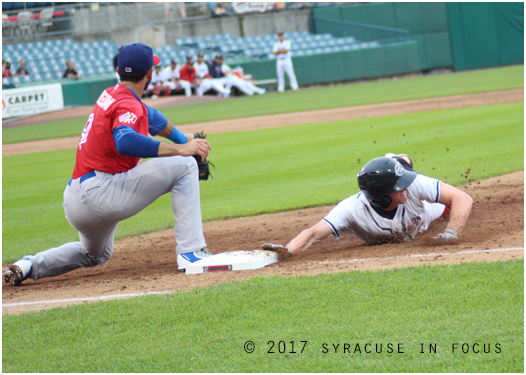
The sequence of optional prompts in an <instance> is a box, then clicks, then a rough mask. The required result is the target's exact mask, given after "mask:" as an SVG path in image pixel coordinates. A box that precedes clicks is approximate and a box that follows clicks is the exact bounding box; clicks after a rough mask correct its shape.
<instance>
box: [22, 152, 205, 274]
mask: <svg viewBox="0 0 526 375" xmlns="http://www.w3.org/2000/svg"><path fill="white" fill-rule="evenodd" d="M168 192H171V194H172V209H173V213H174V217H175V241H176V243H177V247H176V253H177V254H182V253H187V252H191V251H198V250H201V249H202V248H204V247H206V243H205V239H204V236H203V226H202V220H201V203H200V193H199V178H198V168H197V163H196V161H195V159H194V158H192V157H182V156H172V157H166V158H155V159H152V160H150V161H147V162H145V163H142V164H140V165H138V166H137V167H135V168H133V169H131V170H129V171H127V172H123V173H118V174H110V173H105V172H99V171H95V176H94V177H92V178H89V179H85V180H83V181H82V182H81V178H78V179H76V180H72V181H71V182H70V184H68V186H66V190H65V191H64V212H65V214H66V219H67V220H68V221H69V223H70V224H71V226H72V227H73V228H75V229H76V230H77V231H78V232H79V236H80V241H79V242H70V243H67V244H65V245H62V246H59V247H56V248H52V249H49V250H46V251H43V252H40V253H38V254H36V255H34V256H29V259H30V260H31V263H32V264H33V273H32V274H31V276H30V277H31V278H33V279H35V280H37V279H41V278H44V277H51V276H58V275H62V274H64V273H66V272H69V271H72V270H75V269H77V268H80V267H94V266H97V265H99V264H103V263H105V262H107V261H108V259H110V258H111V255H112V254H113V243H114V237H115V231H116V230H117V225H118V224H119V221H121V220H124V219H127V218H129V217H131V216H134V215H135V214H137V213H139V212H140V211H142V210H143V209H144V208H146V207H147V206H149V205H150V204H152V203H153V202H154V201H155V200H156V199H157V198H159V197H160V196H161V195H164V194H166V193H168Z"/></svg>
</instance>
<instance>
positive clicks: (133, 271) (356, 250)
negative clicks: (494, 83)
mask: <svg viewBox="0 0 526 375" xmlns="http://www.w3.org/2000/svg"><path fill="white" fill-rule="evenodd" d="M506 93H509V94H506ZM506 95H509V96H506ZM504 98H506V99H504ZM436 100H438V102H437V101H436ZM514 101H524V90H512V91H509V92H498V93H487V94H477V95H474V96H473V95H466V96H458V97H451V98H438V99H425V100H422V101H410V102H399V103H386V104H385V105H382V104H378V105H371V106H360V107H349V108H346V109H337V110H334V112H325V113H323V117H321V120H320V119H319V118H318V119H315V118H313V117H312V115H313V113H310V117H309V118H308V120H309V122H320V121H324V122H325V121H333V120H340V119H342V116H343V118H358V117H370V116H379V115H390V114H397V113H410V112H417V111H430V110H438V109H446V108H456V107H464V106H473V105H487V104H495V103H500V102H514ZM475 103H476V104H475ZM430 106H431V107H430ZM81 110H82V109H81ZM326 111H331V110H326ZM315 112H318V111H315ZM331 113H332V114H334V116H331ZM80 115H81V114H80ZM71 116H72V117H77V116H79V114H74V113H71ZM276 116H281V115H273V116H262V117H260V118H250V119H239V120H229V121H228V122H221V121H218V122H213V123H212V122H210V123H202V124H192V125H184V127H188V128H183V127H178V128H180V129H181V130H183V131H193V130H190V127H191V128H192V129H195V130H201V129H202V128H203V129H205V131H209V132H227V131H239V130H250V129H259V128H263V127H271V126H272V127H274V126H286V125H297V124H299V123H306V122H301V121H300V122H299V123H296V122H293V119H294V118H303V117H302V116H303V115H301V114H299V115H298V114H284V115H283V116H284V117H283V118H281V120H280V122H279V123H278V122H277V121H276ZM287 116H288V117H287ZM307 117H308V116H307ZM307 117H304V118H307ZM35 121H38V120H37V119H33V122H35ZM40 121H46V120H40ZM47 121H49V120H47ZM291 121H292V122H293V123H291ZM232 123H234V124H235V126H234V128H232V127H229V126H227V124H230V125H231V124H232ZM221 124H224V126H223V127H222V126H221ZM242 124H244V127H242V128H240V126H242ZM257 124H260V125H257ZM265 124H266V125H265ZM276 124H279V125H276ZM205 126H206V127H210V130H207V129H206V128H205ZM77 141H78V137H75V141H74V143H73V145H72V146H70V144H69V143H67V144H66V143H64V142H70V141H69V140H68V139H65V140H58V139H57V140H49V141H41V142H42V144H46V145H47V146H46V147H47V149H40V150H35V148H34V146H30V147H29V146H28V144H23V143H22V144H18V147H19V148H20V149H21V150H28V149H30V150H31V151H32V152H39V151H44V150H51V149H61V148H74V147H76V142H77ZM28 143H29V142H28ZM31 143H34V142H31ZM6 146H7V145H4V147H3V155H4V156H5V155H6ZM13 146H16V145H13ZM17 153H19V152H16V151H14V152H12V153H9V154H10V155H13V154H17ZM22 153H24V152H22ZM459 188H460V189H462V190H464V191H466V192H468V193H469V194H470V195H471V196H472V197H473V199H474V206H473V212H472V214H471V216H470V219H469V221H468V224H467V226H466V228H465V231H464V233H463V234H462V239H461V240H460V241H458V242H455V243H446V242H440V241H436V240H434V239H433V238H432V237H433V236H435V235H436V234H437V233H440V232H441V231H442V230H443V229H444V228H445V226H446V221H445V220H443V219H440V220H438V221H436V222H434V223H433V224H432V225H431V227H430V229H429V230H428V231H427V232H426V233H425V234H422V235H420V236H418V237H417V238H416V239H415V240H414V241H412V242H409V243H402V244H385V245H379V246H368V245H365V244H364V243H363V242H361V241H360V240H358V239H357V238H356V237H354V236H346V237H342V238H341V239H339V240H336V239H333V238H329V239H327V240H325V241H324V242H322V243H320V244H319V245H317V246H316V247H315V248H313V249H311V250H309V251H307V252H306V253H304V254H302V255H299V256H293V257H291V258H288V259H285V260H282V261H280V262H279V263H276V264H273V265H270V266H267V267H265V268H262V269H259V270H253V271H237V272H216V273H205V274H198V275H185V274H184V273H180V272H177V271H176V269H177V263H176V256H175V251H174V249H175V241H174V238H173V230H165V231H161V232H157V233H152V234H148V235H140V236H135V237H130V238H125V239H122V240H120V241H117V243H116V244H115V251H114V254H113V257H112V259H110V261H108V262H107V263H106V264H104V265H101V266H98V267H96V268H91V269H80V270H76V271H73V272H70V273H68V274H66V275H63V276H60V277H56V278H49V279H42V280H38V281H33V280H26V281H25V282H24V284H23V285H22V286H21V287H18V288H15V287H12V286H6V285H4V286H3V288H2V303H3V304H4V305H5V304H14V303H19V302H30V301H49V300H60V299H75V298H77V299H82V298H86V297H99V296H111V295H116V294H128V293H130V294H132V293H143V292H151V291H163V292H164V291H173V292H175V291H181V290H189V289H192V288H198V287H205V286H210V285H214V284H218V283H222V282H233V281H238V280H247V279H249V278H251V277H255V276H271V275H281V276H295V275H316V274H321V273H332V272H346V271H352V270H376V269H386V268H395V267H407V266H415V265H421V264H450V263H462V262H486V261H498V260H507V259H516V258H524V250H523V246H524V172H523V171H521V172H516V173H512V174H509V175H505V176H499V177H494V178H491V179H488V180H484V181H478V182H471V183H469V184H467V185H463V186H460V187H459ZM343 198H346V197H342V199H343ZM332 207H333V206H325V207H315V208H310V209H302V210H297V211H288V212H281V213H277V214H267V215H259V216H253V217H247V218H237V219H230V220H221V221H213V222H207V223H204V225H203V227H204V233H205V237H206V239H207V244H208V247H209V249H210V251H211V252H212V253H220V252H224V251H232V250H252V249H257V248H259V246H260V245H261V244H262V243H264V242H273V243H281V244H286V243H287V242H288V241H289V240H290V239H291V238H292V237H293V236H295V235H296V234H298V233H299V232H300V231H301V230H303V229H306V228H308V227H310V226H312V225H313V224H315V223H316V222H318V221H319V220H320V219H322V218H323V217H324V216H325V215H326V214H327V213H328V212H329V211H330V210H331V209H332ZM72 230H73V229H72ZM510 248H518V249H517V250H509V251H489V250H493V249H510ZM478 250H488V251H483V252H478ZM470 251H477V252H471V253H470ZM419 254H428V255H423V256H419ZM411 255H413V256H411ZM6 267H7V265H4V266H3V269H4V270H5V269H6ZM68 303H81V301H79V302H67V303H66V302H61V303H42V304H35V305H26V306H19V305H17V306H12V307H6V306H3V309H2V313H3V314H19V313H23V312H28V311H38V310H41V309H46V308H54V307H58V306H63V305H65V304H68Z"/></svg>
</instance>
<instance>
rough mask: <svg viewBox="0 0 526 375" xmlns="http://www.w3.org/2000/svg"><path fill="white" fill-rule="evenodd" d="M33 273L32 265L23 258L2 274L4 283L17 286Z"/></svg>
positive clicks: (27, 259)
mask: <svg viewBox="0 0 526 375" xmlns="http://www.w3.org/2000/svg"><path fill="white" fill-rule="evenodd" d="M32 272H33V264H32V263H31V261H30V260H29V258H27V257H25V258H22V259H20V260H19V261H16V262H15V263H14V264H13V265H12V266H11V267H9V268H8V269H7V270H5V272H4V281H5V282H6V283H7V284H12V285H14V286H19V285H20V284H22V281H24V280H26V279H27V278H28V277H29V276H31V273H32Z"/></svg>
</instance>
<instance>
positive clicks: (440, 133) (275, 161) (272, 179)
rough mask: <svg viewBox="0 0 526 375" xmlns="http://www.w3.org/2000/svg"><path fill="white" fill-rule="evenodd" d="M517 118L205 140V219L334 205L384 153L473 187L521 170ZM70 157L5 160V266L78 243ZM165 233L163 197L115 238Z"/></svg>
mask: <svg viewBox="0 0 526 375" xmlns="http://www.w3.org/2000/svg"><path fill="white" fill-rule="evenodd" d="M523 119H524V108H523V104H522V103H507V104H499V105H491V106H484V107H470V108H459V109H452V110H444V111H433V112H422V113H413V114H408V115H396V116H385V117H381V118H367V119H358V120H348V121H336V122H328V123H320V124H311V125H301V126H294V127H284V128H274V129H264V130H257V131H247V132H237V133H228V134H212V135H210V136H209V138H210V142H211V144H212V146H213V152H212V153H211V154H210V157H209V159H210V160H211V161H212V162H213V163H214V164H215V165H216V168H212V173H213V174H214V179H213V180H209V181H206V182H202V183H201V202H202V203H201V205H202V213H203V219H204V220H214V219H222V218H229V217H239V216H250V215H255V214H260V213H267V212H277V211H284V210H291V209H297V208H303V207H312V206H319V205H323V204H334V203H337V202H338V201H340V200H342V199H344V198H346V197H348V196H350V195H351V194H353V193H355V192H357V191H358V187H357V184H356V177H355V176H356V173H357V172H358V171H359V169H360V168H361V166H363V164H364V163H365V162H366V161H368V160H370V159H372V158H374V157H377V156H379V155H383V154H385V153H386V152H395V153H400V152H405V153H408V154H410V155H411V156H412V157H413V159H414V162H415V168H416V169H417V170H418V171H419V172H420V173H423V174H426V175H430V176H433V177H436V178H439V179H442V180H444V181H446V182H448V183H449V184H452V185H458V184H461V183H465V182H467V181H468V179H466V178H465V176H466V175H465V172H466V170H467V169H468V168H469V169H470V173H469V177H470V179H472V180H479V179H484V178H488V177H492V176H495V175H499V174H505V173H509V172H512V171H517V170H523V169H524V161H523V155H524V144H523V139H524V128H523V124H524V123H523ZM481 150H484V152H481ZM74 158H75V150H62V151H54V152H45V153H40V154H28V155H18V156H9V157H4V158H3V174H2V179H3V181H2V182H3V199H2V201H3V221H2V234H3V251H2V261H3V262H4V263H6V262H10V261H13V260H16V259H18V258H20V257H21V256H24V255H27V253H35V252H37V251H40V250H45V249H48V248H50V247H55V246H59V245H61V244H63V243H66V242H71V241H77V240H78V235H77V232H76V231H75V230H73V229H72V228H71V227H70V226H69V224H68V222H67V221H66V220H65V218H64V211H63V208H62V192H63V190H64V188H65V186H66V183H67V181H68V180H69V178H70V176H71V173H72V170H73V166H74ZM496 161H498V162H496ZM171 227H173V215H172V211H171V205H170V196H169V195H165V196H163V197H161V198H160V199H158V200H157V201H156V202H155V203H154V204H152V205H151V206H149V207H148V208H147V209H145V210H144V211H142V212H141V213H139V214H138V215H136V216H134V217H132V218H130V219H128V220H125V221H123V222H121V223H120V224H119V229H118V230H117V238H122V237H127V236H130V235H135V234H141V233H147V232H152V231H156V230H159V229H165V228H171Z"/></svg>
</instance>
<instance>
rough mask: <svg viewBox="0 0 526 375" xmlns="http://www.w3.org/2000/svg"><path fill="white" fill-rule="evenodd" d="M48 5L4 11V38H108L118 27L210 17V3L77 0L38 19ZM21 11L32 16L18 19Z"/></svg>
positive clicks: (11, 40)
mask: <svg viewBox="0 0 526 375" xmlns="http://www.w3.org/2000/svg"><path fill="white" fill-rule="evenodd" d="M55 4H57V3H55ZM46 8H47V9H49V8H50V7H45V8H28V9H18V10H13V11H7V12H3V14H4V15H6V16H7V17H5V16H4V17H3V20H2V42H3V43H4V44H11V43H26V42H30V41H39V40H46V39H50V38H51V39H54V38H61V37H75V36H81V35H89V34H94V35H96V34H99V35H100V34H102V35H103V37H105V38H106V39H108V38H110V34H111V33H112V32H113V31H115V30H118V29H131V28H133V27H136V26H140V25H149V26H150V27H152V28H153V29H154V30H159V26H162V25H168V24H171V23H173V22H180V21H190V20H196V19H207V18H211V14H210V11H209V8H208V3H75V4H67V5H54V6H53V10H54V12H55V14H56V13H57V12H59V13H62V14H61V15H60V16H55V17H53V18H52V19H48V20H44V21H41V20H40V19H35V18H36V17H35V15H40V12H41V11H42V10H44V9H46ZM21 12H31V13H32V17H31V18H30V19H25V20H22V19H21V18H20V20H19V19H18V17H19V15H20V13H21ZM37 17H38V16H37ZM14 18H16V20H12V19H14ZM166 34H167V35H168V34H170V35H169V36H170V37H180V35H177V34H173V33H166Z"/></svg>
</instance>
